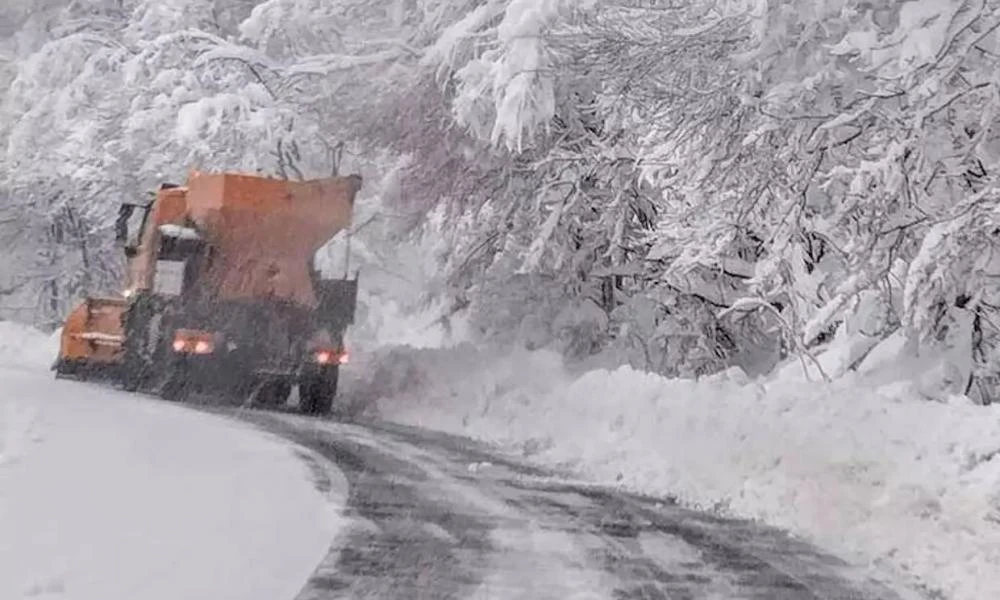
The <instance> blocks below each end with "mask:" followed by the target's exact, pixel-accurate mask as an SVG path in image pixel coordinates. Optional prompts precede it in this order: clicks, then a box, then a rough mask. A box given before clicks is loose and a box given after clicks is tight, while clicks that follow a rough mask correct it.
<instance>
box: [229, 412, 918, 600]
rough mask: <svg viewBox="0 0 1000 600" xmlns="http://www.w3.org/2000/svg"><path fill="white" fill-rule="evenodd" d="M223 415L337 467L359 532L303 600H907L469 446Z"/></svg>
mask: <svg viewBox="0 0 1000 600" xmlns="http://www.w3.org/2000/svg"><path fill="white" fill-rule="evenodd" d="M222 412H224V413H228V414H231V415H233V416H236V417H237V418H243V419H246V420H249V421H251V422H254V423H256V424H258V425H259V426H261V427H263V428H265V429H266V430H269V431H272V432H275V433H278V434H280V435H283V436H285V437H287V438H288V439H289V440H294V441H295V442H298V443H300V444H303V445H304V446H306V447H309V448H311V449H313V450H315V451H316V452H317V453H319V454H322V455H324V456H326V457H327V458H328V459H330V460H331V461H334V462H335V463H336V464H337V465H338V466H339V467H340V469H342V471H343V473H344V474H345V475H346V477H347V479H348V482H349V495H348V499H347V511H346V513H345V516H346V517H347V518H349V519H350V525H349V526H348V527H347V528H346V529H345V531H344V534H343V535H342V536H341V538H340V540H341V543H340V544H339V545H337V546H335V547H333V548H332V549H331V552H330V554H329V555H328V556H327V558H326V560H325V561H324V562H323V564H321V565H320V567H319V569H317V571H316V572H315V573H314V574H313V576H312V577H311V578H310V579H309V582H308V583H307V585H306V586H305V588H304V590H303V592H302V594H300V596H299V597H298V599H297V600H335V599H336V600H348V599H355V598H369V599H380V600H381V599H384V600H395V599H403V598H406V599H417V600H419V599H428V600H431V599H433V600H441V599H456V600H457V599H462V600H465V599H470V600H487V599H488V600H514V599H518V600H521V599H531V600H612V599H614V600H619V599H642V600H667V599H674V598H689V599H695V598H697V599H712V600H750V599H754V600H765V599H766V600H821V599H822V600H899V599H900V596H898V595H896V594H895V593H893V592H891V591H889V590H887V589H885V588H883V587H881V586H879V585H878V584H875V583H873V582H871V581H869V580H867V579H866V577H865V576H864V575H863V574H862V573H861V572H859V571H858V570H857V569H854V568H852V567H849V566H847V565H846V564H844V563H843V562H841V561H838V560H836V559H834V558H832V557H830V556H828V555H825V554H823V553H822V552H819V551H817V550H816V549H815V548H812V547H810V546H809V545H807V544H805V543H803V542H801V541H797V540H795V539H792V538H790V537H789V536H787V535H786V534H784V533H781V532H779V531H776V530H774V529H769V528H766V527H762V526H760V525H756V524H753V523H750V522H745V521H734V520H728V519H722V518H719V517H717V516H712V515H709V514H706V513H698V512H695V511H691V510H686V509H683V508H680V507H678V506H673V505H670V504H668V503H663V502H660V501H658V500H656V499H650V498H643V497H639V496H635V495H631V494H625V493H622V492H619V491H615V490H610V489H607V488H601V487H595V486H591V485H586V484H582V483H573V482H569V481H567V480H564V479H560V478H558V477H554V476H552V475H551V474H549V473H547V472H545V471H541V470H537V469H534V468H531V467H529V466H526V465H523V464H520V463H518V462H515V461H513V460H512V459H510V458H504V457H500V456H498V455H496V454H495V453H494V452H492V451H491V450H489V449H487V448H485V447H483V446H480V445H477V444H475V443H474V442H471V441H469V440H467V439H464V438H458V437H452V436H447V435H443V434H438V433H432V432H428V431H425V430H420V429H414V428H408V427H403V426H395V425H389V424H386V423H378V422H372V423H367V424H342V423H331V422H324V421H318V420H314V419H309V418H305V417H301V416H297V415H277V414H271V413H264V412H245V411H231V410H226V409H222Z"/></svg>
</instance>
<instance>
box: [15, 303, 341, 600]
mask: <svg viewBox="0 0 1000 600" xmlns="http://www.w3.org/2000/svg"><path fill="white" fill-rule="evenodd" d="M0 332H3V333H7V334H11V335H9V337H8V338H7V340H8V341H10V340H13V339H17V340H20V342H19V343H20V345H19V346H18V345H7V346H3V347H0V363H6V364H10V363H11V362H13V363H14V364H16V365H17V367H18V368H9V367H6V366H0V532H2V534H0V539H2V542H0V598H2V599H3V600H21V599H24V600H27V599H29V598H30V599H32V600H43V599H53V600H54V599H58V598H67V599H72V600H119V599H122V600H124V599H132V598H143V599H144V600H159V599H162V600H176V599H178V598H212V599H213V600H222V599H232V600H237V599H240V600H254V599H260V600H264V599H267V600H274V599H281V598H286V599H289V600H291V598H293V597H295V595H296V594H297V593H298V591H299V590H300V588H301V587H302V585H303V584H304V582H305V581H306V580H307V579H308V578H309V576H310V575H311V574H312V571H313V569H314V568H315V567H316V565H318V564H319V563H320V561H321V560H322V559H323V557H324V556H325V555H326V553H327V551H328V549H329V545H330V543H331V540H333V539H334V537H335V534H336V532H337V531H338V529H339V525H340V518H341V517H340V516H339V514H338V509H339V504H340V503H341V502H342V501H343V498H333V497H331V496H330V495H327V494H324V493H321V492H319V491H318V490H317V489H316V486H315V485H314V482H313V481H312V480H311V479H312V476H311V474H310V471H309V467H308V465H307V464H306V463H305V462H303V461H302V460H301V459H300V458H299V457H297V456H296V454H295V450H294V449H293V448H292V447H290V446H289V445H288V444H286V443H284V442H282V441H279V440H277V439H276V438H271V437H268V436H265V435H264V434H262V433H260V432H257V431H254V430H252V429H251V428H250V427H249V426H245V425H241V424H237V423H233V422H230V421H228V420H225V419H223V418H220V417H214V416H211V415H206V414H202V413H197V412H192V411H189V410H186V409H184V408H181V407H178V406H176V405H171V404H166V403H160V402H156V401H149V400H144V399H141V398H139V397H137V396H134V395H130V394H125V393H121V392H117V391H114V390H110V389H108V388H105V387H101V386H97V385H88V384H83V383H77V382H71V381H56V380H54V379H53V378H52V375H51V373H50V372H49V371H48V370H47V368H48V365H49V364H51V352H50V350H51V347H50V345H51V344H50V342H51V340H50V338H49V337H48V336H46V335H44V334H40V333H34V332H32V331H31V330H30V329H27V328H20V327H19V326H11V325H9V324H2V323H0ZM12 332H13V333H12ZM14 333H16V334H18V336H19V337H16V336H15V335H13V334H14ZM0 335H2V333H0ZM18 348H20V350H18ZM46 348H48V349H46ZM12 349H13V350H14V351H12ZM333 493H334V494H338V495H344V494H346V482H343V481H341V482H339V484H338V482H334V491H333Z"/></svg>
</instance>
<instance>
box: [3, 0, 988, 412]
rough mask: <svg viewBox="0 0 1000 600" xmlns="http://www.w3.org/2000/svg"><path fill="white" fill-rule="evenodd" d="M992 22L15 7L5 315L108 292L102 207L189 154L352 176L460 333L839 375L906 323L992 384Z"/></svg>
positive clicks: (190, 0)
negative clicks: (827, 354) (426, 274)
mask: <svg viewBox="0 0 1000 600" xmlns="http://www.w3.org/2000/svg"><path fill="white" fill-rule="evenodd" d="M998 28H1000V0H906V1H902V2H900V1H896V0H788V1H775V0H771V1H768V0H687V1H681V0H673V1H657V0H606V1H603V2H601V1H597V0H331V1H323V0H18V1H8V2H6V3H5V6H4V7H3V8H0V140H2V144H0V202H2V204H0V243H2V244H3V247H4V248H5V249H6V250H7V256H8V260H7V261H6V264H5V268H4V270H3V271H2V275H3V278H2V280H0V307H2V308H3V309H4V311H5V314H7V315H12V316H15V317H16V318H19V319H21V320H30V321H33V322H35V323H36V324H39V325H43V326H46V327H53V326H56V325H57V324H58V322H59V321H60V320H61V318H62V315H63V314H64V312H65V310H66V309H67V307H68V306H69V304H70V303H71V302H72V301H73V300H74V299H75V298H78V297H79V296H80V295H82V294H84V293H93V292H107V291H113V290H115V289H116V284H115V282H116V280H117V277H118V273H119V271H120V268H121V265H120V262H121V259H120V256H119V252H118V251H117V250H116V249H115V248H114V247H113V244H112V238H113V236H112V235H111V228H112V225H113V217H114V214H115V212H116V210H117V206H118V204H119V202H121V200H123V199H125V198H134V197H136V196H139V195H142V194H146V193H148V191H149V190H151V189H154V188H155V187H156V186H157V185H158V184H159V183H160V182H161V181H164V180H183V178H184V176H185V174H186V173H187V171H188V170H189V169H190V168H193V167H197V168H202V169H241V170H248V171H260V172H265V173H268V174H273V175H278V176H286V177H311V176H317V175H324V174H330V173H334V172H347V171H352V172H360V173H362V174H363V175H364V176H365V178H366V181H367V182H368V183H367V184H366V191H365V192H364V193H365V198H364V199H363V202H365V203H367V204H366V206H367V207H368V208H366V209H365V210H368V211H369V212H370V213H371V215H372V218H374V217H376V216H380V215H381V216H382V217H386V218H382V219H380V221H379V223H380V224H379V225H377V226H373V227H370V228H369V229H368V230H367V231H368V232H369V234H370V235H371V236H373V237H372V240H371V243H370V247H372V248H375V247H378V246H379V240H383V241H385V240H392V242H393V243H392V244H391V245H392V246H395V247H397V248H398V247H399V243H400V241H401V240H406V241H409V242H411V243H412V244H413V247H414V248H416V247H417V245H418V244H420V248H426V249H429V250H427V251H428V252H430V254H429V256H430V257H431V259H433V260H432V263H433V264H432V268H431V269H430V271H431V272H432V273H433V275H434V276H433V278H431V280H430V281H428V282H427V285H426V286H425V288H426V289H424V290H423V291H424V292H425V293H424V294H423V295H421V297H419V298H417V297H415V298H414V301H417V300H421V301H422V300H427V299H431V298H433V299H437V300H438V301H439V304H438V306H445V307H447V309H446V310H444V312H443V314H442V315H441V316H442V318H447V317H448V316H449V315H452V314H453V315H461V316H462V317H463V318H464V319H467V320H468V321H469V322H470V323H471V324H472V326H473V329H474V331H476V332H477V334H478V335H479V336H481V337H482V338H483V339H484V340H489V341H493V342H496V343H500V344H504V343H524V344H528V345H531V346H532V347H540V346H548V347H555V348H558V349H559V350H561V351H562V352H564V353H565V354H566V356H568V357H570V358H572V359H577V360H583V359H592V358H594V357H600V356H613V357H615V358H616V359H617V360H623V361H625V362H628V363H630V364H632V365H633V366H636V367H638V368H642V369H647V370H650V371H655V372H658V373H662V374H665V375H680V376H691V375H700V374H706V373H711V372H715V371H717V370H719V369H722V368H724V367H726V366H728V365H731V364H737V365H740V366H743V367H745V368H747V369H748V370H750V371H753V372H766V371H768V370H769V369H770V368H772V367H773V366H774V364H775V363H776V362H777V361H778V360H780V359H782V358H783V357H785V356H792V355H798V356H800V357H801V360H802V361H804V362H806V363H808V362H810V360H811V358H810V357H811V356H813V355H814V354H815V353H816V351H817V350H818V349H819V348H821V347H822V346H823V345H824V344H828V343H830V342H831V341H832V340H834V339H835V338H838V339H841V340H846V342H847V346H848V347H849V349H850V356H849V357H848V359H847V360H845V361H843V362H844V364H843V365H842V366H841V367H840V368H839V369H838V370H837V371H833V372H824V373H823V374H822V375H823V376H824V377H828V378H835V377H837V376H839V375H841V374H843V372H845V371H847V370H849V369H851V368H852V367H854V366H856V365H858V364H860V363H861V362H862V361H863V360H864V358H865V357H866V356H867V355H868V353H869V352H871V351H872V349H874V348H876V347H877V346H878V345H879V344H883V343H886V341H887V340H890V339H891V338H897V339H898V338H899V337H903V338H904V339H905V342H906V343H905V346H904V350H903V351H904V352H905V353H908V354H911V355H913V354H921V355H924V356H928V355H929V356H936V357H940V365H939V366H940V369H939V372H938V377H939V379H940V383H941V385H942V390H946V391H949V392H957V393H967V394H969V395H970V396H971V397H973V398H974V399H976V400H978V401H980V402H984V403H986V402H990V401H992V400H993V398H994V397H995V396H996V394H997V393H998V391H1000V390H998V387H997V386H998V373H1000V370H998V367H1000V355H998V350H997V349H998V344H997V340H998V336H1000V297H998V291H1000V290H998V287H997V281H998V277H1000V264H998V262H997V260H996V258H995V254H996V252H997V250H998V249H1000V248H998V245H1000V216H998V200H1000V194H998V191H1000V190H998V188H997V182H998V179H997V171H998V168H1000V143H998V142H1000V138H998V130H997V123H998V121H997V116H998V114H997V113H998V109H1000V68H998V67H1000V43H998V42H1000V38H998V33H997V30H998ZM387 216H388V217H391V218H388V217H387ZM362 221H364V219H362ZM421 251H423V250H421ZM381 259H382V260H386V261H390V262H391V260H392V257H391V256H389V255H388V254H386V255H384V256H382V257H381ZM440 302H443V304H440Z"/></svg>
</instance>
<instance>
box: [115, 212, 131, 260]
mask: <svg viewBox="0 0 1000 600" xmlns="http://www.w3.org/2000/svg"><path fill="white" fill-rule="evenodd" d="M134 211H135V205H134V204H122V205H121V206H119V207H118V218H117V219H116V220H115V241H116V242H118V243H119V244H122V245H127V244H128V222H129V219H130V218H132V213H133V212H134ZM126 254H128V251H127V250H126Z"/></svg>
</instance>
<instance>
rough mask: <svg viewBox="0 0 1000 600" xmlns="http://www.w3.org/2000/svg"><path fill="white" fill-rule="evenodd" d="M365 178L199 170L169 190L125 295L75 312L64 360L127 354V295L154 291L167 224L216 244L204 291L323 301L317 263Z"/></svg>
mask: <svg viewBox="0 0 1000 600" xmlns="http://www.w3.org/2000/svg"><path fill="white" fill-rule="evenodd" d="M360 186H361V178H360V177H358V176H356V175H352V176H347V177H332V178H327V179H318V180H311V181H289V180H282V179H273V178H268V177H263V176H259V175H250V174H239V173H201V172H194V173H192V174H191V175H190V177H189V179H188V181H187V184H186V185H185V186H183V187H168V188H165V189H161V190H160V191H159V192H158V193H157V196H156V199H155V200H154V202H153V203H152V205H151V206H150V209H149V213H148V216H147V217H146V219H147V220H148V221H149V223H147V224H146V226H145V227H143V229H142V233H141V238H140V239H139V240H138V245H137V247H136V248H135V251H134V253H133V255H132V256H130V257H129V259H128V264H127V268H126V274H125V285H124V292H123V295H122V296H121V297H118V298H93V299H87V300H85V301H84V302H82V303H81V304H80V305H79V306H77V307H76V308H75V309H74V310H73V311H72V312H71V313H70V315H69V316H68V318H67V319H66V322H65V324H64V327H63V331H62V340H61V350H60V359H61V360H68V361H76V362H81V361H82V362H89V363H95V364H113V363H116V362H120V361H121V360H122V347H123V344H124V338H125V332H124V331H123V324H122V321H123V315H124V313H125V312H126V311H127V310H128V306H129V300H128V298H129V297H131V296H133V295H135V294H137V293H140V292H143V291H149V290H151V289H152V287H153V285H154V278H155V275H156V268H157V251H158V248H159V244H160V238H161V236H162V233H161V227H162V226H165V225H167V226H177V227H184V228H186V229H189V230H194V231H197V233H198V234H199V235H200V236H201V237H203V238H204V240H205V241H206V242H207V243H208V244H209V245H210V246H211V247H212V248H213V254H212V259H211V260H210V261H209V262H208V263H207V264H206V265H205V267H204V272H203V273H202V274H201V276H200V277H199V278H198V286H199V288H200V289H199V293H200V294H203V295H204V296H205V297H208V298H211V299H215V300H243V299H245V300H254V299H272V300H279V301H284V302H289V303H293V304H296V305H299V306H302V307H306V308H314V307H316V305H317V296H316V291H315V289H314V287H313V283H312V279H311V274H310V264H311V262H310V261H311V259H312V257H313V256H314V255H315V253H316V251H317V250H318V249H319V248H321V247H322V246H323V245H324V244H325V243H326V242H327V241H329V240H330V239H331V238H332V237H333V236H334V235H335V234H336V233H337V232H338V231H340V230H342V229H344V228H346V227H348V226H349V225H350V223H351V217H352V213H353V206H354V198H355V195H356V194H357V192H358V190H359V189H360Z"/></svg>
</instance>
